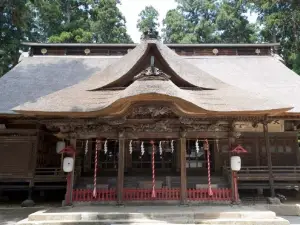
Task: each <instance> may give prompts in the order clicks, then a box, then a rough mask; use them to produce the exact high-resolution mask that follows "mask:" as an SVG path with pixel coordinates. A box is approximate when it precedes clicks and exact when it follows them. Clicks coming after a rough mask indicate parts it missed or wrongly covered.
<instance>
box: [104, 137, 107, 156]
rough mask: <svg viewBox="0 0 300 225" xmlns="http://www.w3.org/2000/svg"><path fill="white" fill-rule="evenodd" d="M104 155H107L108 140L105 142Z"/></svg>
mask: <svg viewBox="0 0 300 225" xmlns="http://www.w3.org/2000/svg"><path fill="white" fill-rule="evenodd" d="M104 154H105V155H106V154H107V140H105V142H104Z"/></svg>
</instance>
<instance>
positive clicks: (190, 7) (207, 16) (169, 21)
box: [163, 0, 219, 43]
mask: <svg viewBox="0 0 300 225" xmlns="http://www.w3.org/2000/svg"><path fill="white" fill-rule="evenodd" d="M176 2H177V3H178V7H177V9H176V10H170V11H169V12H168V13H167V16H166V18H165V19H164V26H165V27H164V29H163V36H164V38H165V41H166V42H170V41H174V42H175V43H208V42H218V41H219V34H218V32H217V25H216V16H217V12H218V7H219V0H176ZM180 23H182V24H180ZM174 32H178V33H176V34H174Z"/></svg>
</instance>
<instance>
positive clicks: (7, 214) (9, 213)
mask: <svg viewBox="0 0 300 225" xmlns="http://www.w3.org/2000/svg"><path fill="white" fill-rule="evenodd" d="M42 209H43V207H34V208H21V207H18V206H16V207H0V225H14V224H16V222H18V221H20V220H23V219H25V218H27V217H28V215H29V214H31V213H34V212H36V211H39V210H42Z"/></svg>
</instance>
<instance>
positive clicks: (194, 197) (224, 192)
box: [187, 188, 231, 201]
mask: <svg viewBox="0 0 300 225" xmlns="http://www.w3.org/2000/svg"><path fill="white" fill-rule="evenodd" d="M212 192H213V195H212V196H209V194H208V189H188V190H187V199H188V200H189V201H230V200H231V189H229V188H218V189H212Z"/></svg>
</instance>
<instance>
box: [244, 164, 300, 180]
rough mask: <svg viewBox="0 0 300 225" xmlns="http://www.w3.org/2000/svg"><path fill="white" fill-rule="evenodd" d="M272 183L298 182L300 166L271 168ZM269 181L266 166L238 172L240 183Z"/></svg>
mask: <svg viewBox="0 0 300 225" xmlns="http://www.w3.org/2000/svg"><path fill="white" fill-rule="evenodd" d="M272 171H273V179H274V181H300V166H273V167H272ZM268 179H269V169H268V167H267V166H248V167H243V168H242V169H241V170H240V171H239V172H238V180H240V181H243V180H244V181H248V180H249V181H261V180H268Z"/></svg>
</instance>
